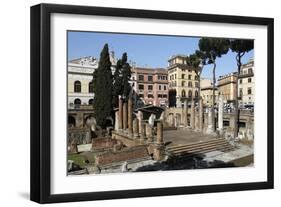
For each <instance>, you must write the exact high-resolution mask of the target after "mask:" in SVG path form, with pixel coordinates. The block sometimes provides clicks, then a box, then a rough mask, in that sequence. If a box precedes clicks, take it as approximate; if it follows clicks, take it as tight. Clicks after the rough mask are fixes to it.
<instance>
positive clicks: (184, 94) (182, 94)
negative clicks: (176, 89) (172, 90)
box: [181, 89, 186, 97]
mask: <svg viewBox="0 0 281 207" xmlns="http://www.w3.org/2000/svg"><path fill="white" fill-rule="evenodd" d="M185 96H186V93H185V90H184V89H183V90H182V91H181V97H185Z"/></svg>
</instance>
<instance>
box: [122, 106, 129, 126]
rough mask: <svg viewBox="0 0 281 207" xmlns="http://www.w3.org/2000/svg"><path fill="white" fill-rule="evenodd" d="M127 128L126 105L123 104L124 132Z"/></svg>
mask: <svg viewBox="0 0 281 207" xmlns="http://www.w3.org/2000/svg"><path fill="white" fill-rule="evenodd" d="M127 128H128V104H127V103H126V102H125V103H123V129H124V130H126V129H127Z"/></svg>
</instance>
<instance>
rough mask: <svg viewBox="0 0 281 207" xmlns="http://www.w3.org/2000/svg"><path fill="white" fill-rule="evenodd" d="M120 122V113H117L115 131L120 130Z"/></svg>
mask: <svg viewBox="0 0 281 207" xmlns="http://www.w3.org/2000/svg"><path fill="white" fill-rule="evenodd" d="M119 120H120V118H119V111H115V125H114V130H115V131H117V130H119V125H120V124H119V123H120V122H119Z"/></svg>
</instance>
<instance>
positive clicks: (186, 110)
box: [183, 100, 188, 127]
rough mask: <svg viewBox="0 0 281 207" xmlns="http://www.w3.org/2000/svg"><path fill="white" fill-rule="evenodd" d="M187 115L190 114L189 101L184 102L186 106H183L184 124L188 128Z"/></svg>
mask: <svg viewBox="0 0 281 207" xmlns="http://www.w3.org/2000/svg"><path fill="white" fill-rule="evenodd" d="M187 113H188V103H187V100H185V101H184V106H183V118H184V120H183V123H184V126H185V127H187Z"/></svg>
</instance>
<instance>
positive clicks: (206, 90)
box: [200, 78, 218, 107]
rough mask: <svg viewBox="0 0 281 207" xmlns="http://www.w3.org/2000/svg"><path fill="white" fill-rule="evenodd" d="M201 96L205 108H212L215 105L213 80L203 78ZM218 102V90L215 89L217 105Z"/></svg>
mask: <svg viewBox="0 0 281 207" xmlns="http://www.w3.org/2000/svg"><path fill="white" fill-rule="evenodd" d="M200 84H201V88H200V91H201V92H200V95H201V97H202V99H203V104H204V105H205V106H208V107H211V106H212V103H213V82H212V80H211V79H207V78H201V80H200ZM217 101H218V88H217V87H215V103H216V102H217Z"/></svg>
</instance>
